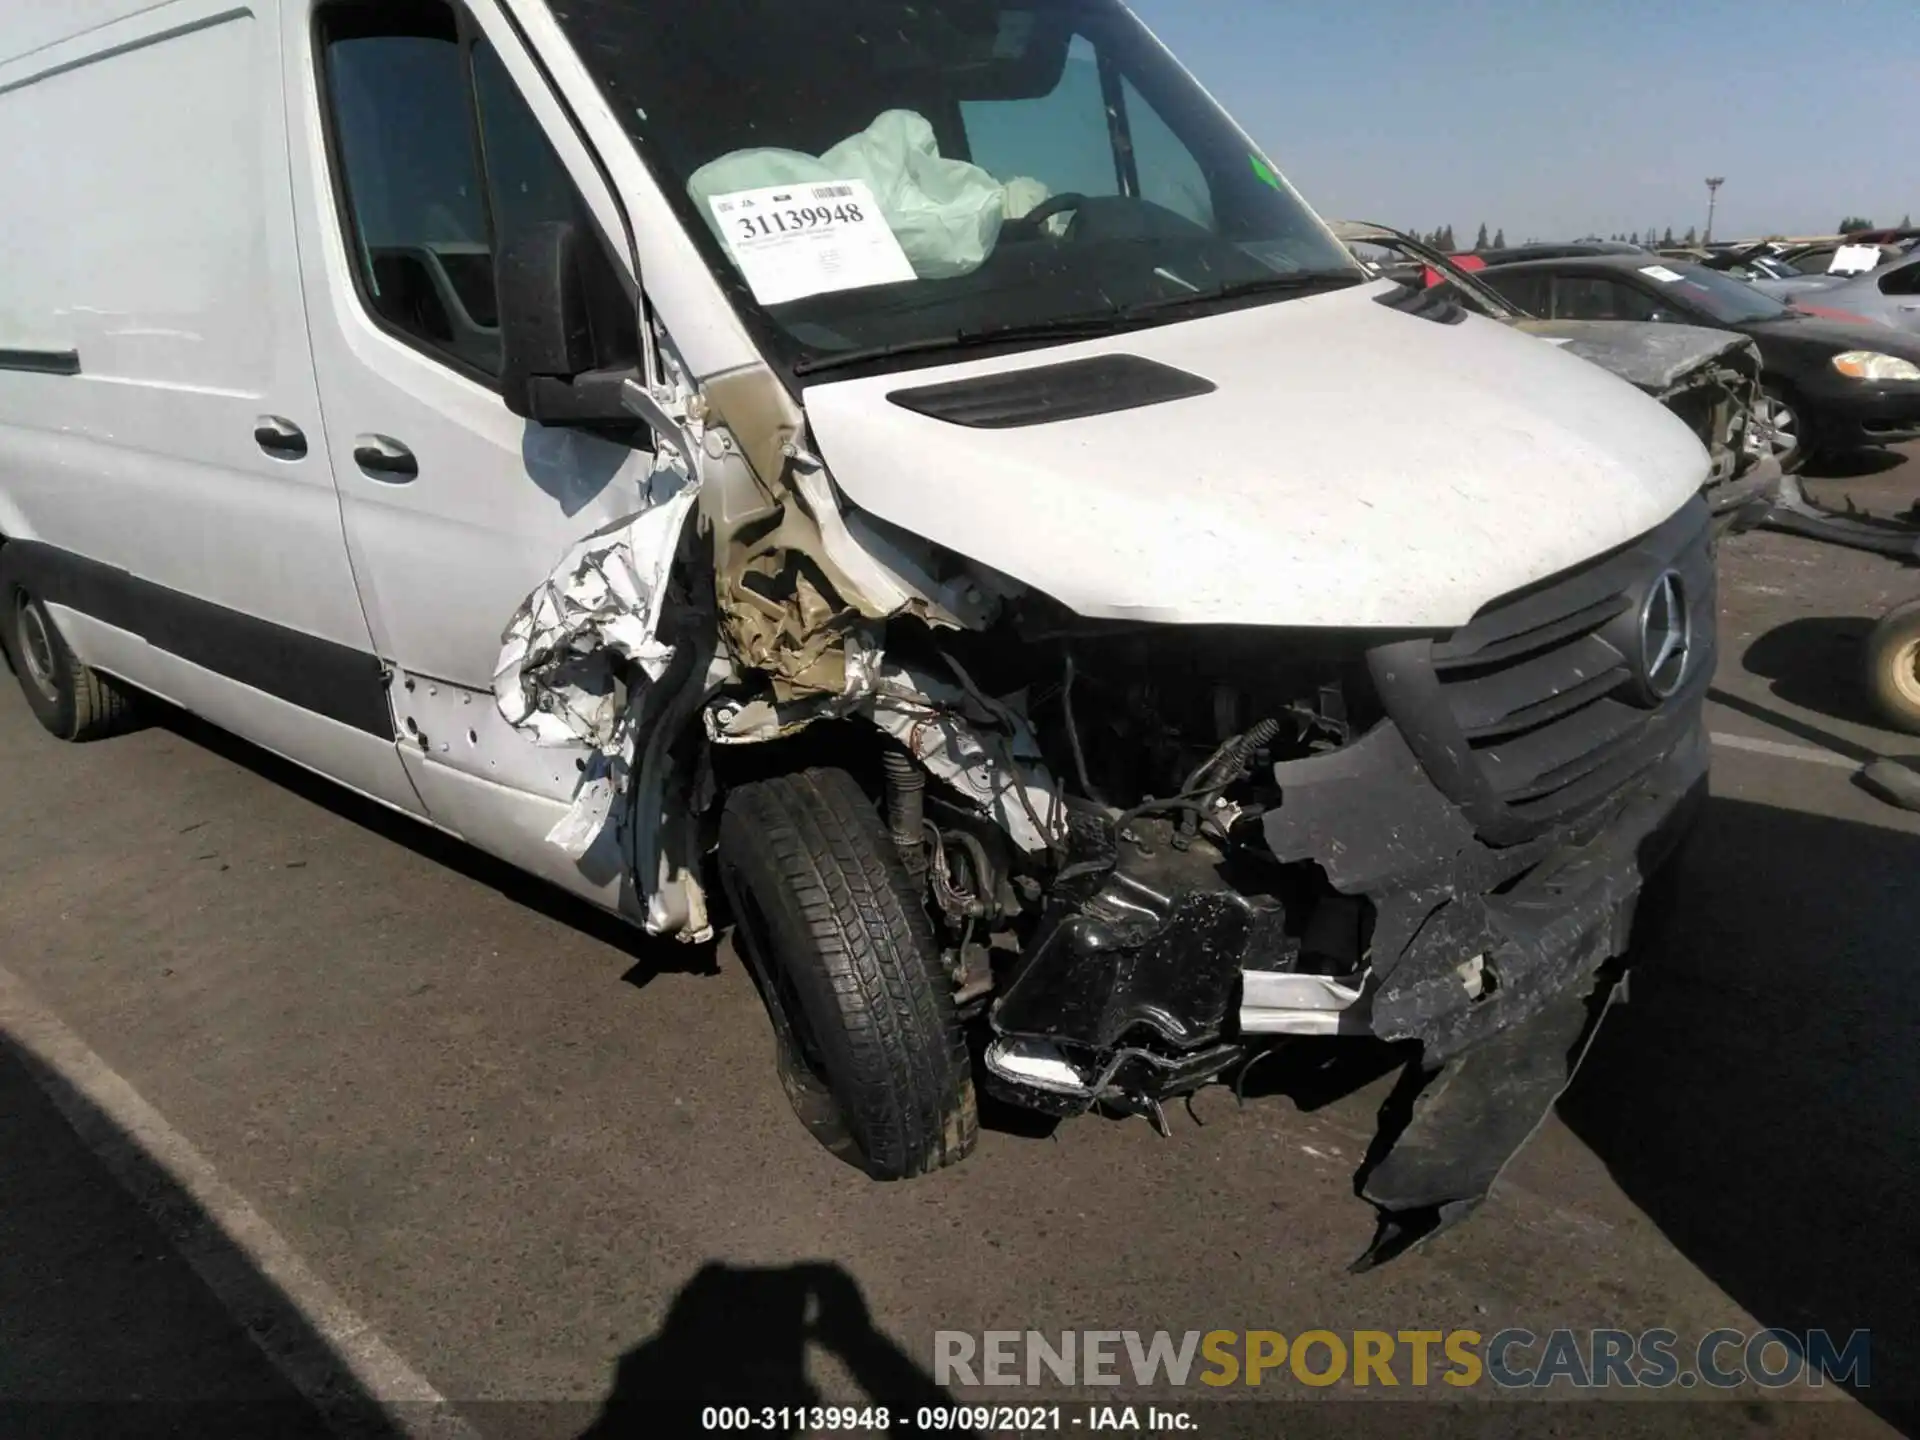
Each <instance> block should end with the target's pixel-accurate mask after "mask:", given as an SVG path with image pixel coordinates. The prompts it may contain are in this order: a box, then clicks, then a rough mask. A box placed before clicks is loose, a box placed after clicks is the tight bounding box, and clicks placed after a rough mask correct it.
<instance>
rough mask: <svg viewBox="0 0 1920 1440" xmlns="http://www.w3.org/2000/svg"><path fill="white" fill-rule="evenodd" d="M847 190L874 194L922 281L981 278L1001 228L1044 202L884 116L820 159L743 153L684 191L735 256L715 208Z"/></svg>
mask: <svg viewBox="0 0 1920 1440" xmlns="http://www.w3.org/2000/svg"><path fill="white" fill-rule="evenodd" d="M849 182H858V183H861V184H864V185H866V186H867V187H868V188H869V189H870V190H871V191H872V193H873V196H874V198H875V200H876V201H877V202H878V203H879V205H880V210H881V213H882V215H883V216H884V218H885V219H886V222H887V226H888V228H889V229H890V230H892V232H893V235H894V238H895V239H896V240H897V241H898V242H899V246H900V249H901V250H902V251H903V252H904V253H905V255H906V258H907V260H908V262H909V263H910V264H911V265H912V267H913V273H914V274H915V275H916V276H918V277H919V278H920V279H923V280H937V279H947V278H951V277H953V276H956V275H967V274H971V273H972V272H973V271H975V270H977V269H979V268H980V266H981V265H982V264H983V263H985V261H986V258H987V256H988V255H990V254H992V253H993V247H994V244H995V242H997V241H998V240H999V238H1000V227H1001V225H1002V224H1003V223H1004V222H1005V221H1006V220H1008V219H1009V218H1017V217H1018V216H1019V215H1021V214H1025V213H1026V212H1027V211H1029V210H1031V209H1033V207H1034V206H1035V205H1037V204H1038V203H1039V202H1040V201H1041V200H1043V199H1045V198H1046V190H1045V187H1044V186H1042V185H1040V184H1039V183H1038V182H1037V181H1033V180H1024V179H1023V180H1015V181H1013V182H1012V184H1011V185H1010V186H1009V185H1002V184H1001V183H1000V182H999V181H998V180H996V179H994V177H993V176H992V175H990V174H989V173H988V172H987V171H985V170H982V169H981V168H980V167H979V166H978V165H973V164H970V163H968V162H967V161H965V160H949V159H945V158H943V157H942V156H941V154H940V146H939V142H938V141H937V140H936V139H935V137H934V133H933V126H932V125H931V124H930V123H929V122H928V120H927V118H926V117H925V116H924V115H919V114H916V113H915V112H913V111H911V110H889V111H887V112H886V113H885V114H883V115H881V116H880V117H879V118H878V119H876V120H875V121H874V122H873V124H871V125H869V126H868V127H867V128H866V129H865V130H862V131H861V132H860V133H859V134H857V135H854V136H850V137H849V138H848V139H846V140H843V141H841V142H840V143H839V144H838V145H836V146H834V147H833V148H832V149H831V150H829V151H827V153H826V154H824V155H821V156H818V157H815V156H812V155H807V154H804V153H802V152H801V151H798V150H776V149H762V150H737V151H735V152H734V153H733V154H731V155H723V156H722V157H721V158H720V159H718V160H715V161H712V162H711V163H710V164H707V165H703V166H702V167H701V168H700V169H699V170H697V171H695V172H694V174H693V178H692V179H691V180H689V181H688V182H687V189H688V191H689V192H690V193H691V194H692V196H693V198H694V199H695V200H696V201H697V202H698V203H699V205H700V208H701V212H702V213H703V214H705V215H706V216H707V218H708V220H709V221H710V222H715V228H716V230H717V231H718V233H719V234H720V236H721V238H722V239H723V240H725V241H726V242H727V243H728V245H729V246H730V247H732V246H733V245H734V244H735V241H734V239H733V237H732V236H730V235H729V234H728V233H727V231H726V230H725V229H724V228H723V227H721V226H719V225H718V223H717V220H716V216H715V214H714V202H715V201H724V200H726V199H728V198H730V197H738V196H743V195H752V194H757V193H758V192H760V191H763V190H766V189H767V188H769V187H772V186H782V185H794V186H818V187H823V188H824V187H830V186H834V185H845V184H848V183H849ZM736 258H738V257H737V255H736ZM822 288H834V287H832V286H823V287H822Z"/></svg>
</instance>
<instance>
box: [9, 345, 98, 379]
mask: <svg viewBox="0 0 1920 1440" xmlns="http://www.w3.org/2000/svg"><path fill="white" fill-rule="evenodd" d="M0 370H17V371H21V372H23V373H25V374H28V375H78V374H79V373H80V352H79V351H78V350H7V349H0Z"/></svg>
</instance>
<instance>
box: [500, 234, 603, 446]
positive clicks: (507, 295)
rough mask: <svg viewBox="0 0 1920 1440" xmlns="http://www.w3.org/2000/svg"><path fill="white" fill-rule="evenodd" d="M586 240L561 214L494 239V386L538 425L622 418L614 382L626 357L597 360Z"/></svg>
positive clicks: (512, 406) (515, 409) (589, 243)
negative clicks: (607, 363) (503, 240)
mask: <svg viewBox="0 0 1920 1440" xmlns="http://www.w3.org/2000/svg"><path fill="white" fill-rule="evenodd" d="M592 244H593V242H592V241H591V240H589V239H584V238H583V237H582V236H581V234H580V231H579V229H578V227H576V226H574V225H572V224H570V223H568V222H566V221H548V222H544V223H542V224H538V225H531V226H528V227H527V228H526V229H525V230H522V231H521V232H520V233H519V234H517V235H515V236H514V237H512V239H511V240H509V241H508V242H507V244H506V245H504V246H502V247H501V250H500V256H499V260H498V262H497V263H496V265H495V267H494V272H495V275H496V277H497V279H496V283H497V285H498V288H499V309H500V342H501V344H500V349H501V364H500V392H501V396H502V398H503V399H505V401H506V402H507V409H509V410H511V411H512V412H513V413H514V414H515V415H518V416H520V417H521V418H522V419H525V420H533V421H537V422H538V423H540V424H542V425H594V424H616V425H617V424H630V423H631V422H632V420H633V417H632V415H631V414H629V413H628V412H627V410H626V409H625V408H624V407H623V406H622V404H621V402H620V384H621V382H622V381H623V380H625V379H626V378H627V377H628V376H629V375H631V374H633V373H634V366H633V365H632V364H624V365H616V366H611V367H605V368H601V367H600V365H599V360H600V357H599V355H598V353H597V347H596V345H595V343H594V324H593V316H592V313H591V307H590V304H589V300H588V284H587V275H586V266H587V265H588V264H589V263H591V260H592V258H594V257H593V256H592V254H591V247H592Z"/></svg>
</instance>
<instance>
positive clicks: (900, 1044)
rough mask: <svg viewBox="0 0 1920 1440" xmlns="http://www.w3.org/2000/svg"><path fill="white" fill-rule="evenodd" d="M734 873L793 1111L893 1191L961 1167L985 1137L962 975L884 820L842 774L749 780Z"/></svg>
mask: <svg viewBox="0 0 1920 1440" xmlns="http://www.w3.org/2000/svg"><path fill="white" fill-rule="evenodd" d="M719 858H720V873H721V879H722V882H723V883H724V885H725V887H726V893H727V899H728V902H729V903H730V904H731V906H732V907H733V913H734V916H735V919H736V922H737V926H736V930H735V937H736V941H737V943H738V945H739V948H740V949H741V951H742V952H743V953H744V956H745V958H746V960H747V963H748V964H749V965H750V966H751V967H752V968H753V972H754V978H755V979H756V980H757V981H758V982H759V985H760V992H761V995H762V996H763V998H764V999H765V1001H766V1005H767V1011H768V1015H769V1017H770V1018H771V1019H772V1021H773V1028H774V1033H775V1038H776V1040H777V1042H778V1045H779V1051H780V1063H781V1078H782V1080H783V1081H784V1082H785V1084H786V1087H787V1093H788V1098H789V1099H790V1100H791V1101H792V1102H793V1105H794V1109H795V1110H796V1111H797V1112H798V1113H799V1114H800V1117H801V1119H802V1120H803V1121H805V1122H806V1123H807V1125H808V1128H809V1129H811V1130H813V1131H814V1133H815V1135H816V1136H817V1137H818V1138H820V1139H821V1140H822V1141H823V1143H825V1144H827V1145H828V1146H829V1148H831V1149H833V1150H835V1151H836V1152H838V1153H840V1154H842V1155H843V1157H844V1158H846V1159H849V1160H852V1161H853V1162H854V1163H856V1164H858V1165H859V1166H860V1167H861V1168H862V1169H864V1170H866V1171H867V1173H868V1174H870V1175H872V1176H873V1177H874V1178H875V1179H879V1180H899V1179H905V1178H907V1177H909V1176H914V1175H923V1174H926V1173H927V1172H929V1171H932V1170H938V1169H940V1168H941V1167H943V1166H946V1165H951V1164H953V1163H955V1162H956V1161H958V1160H960V1159H962V1158H963V1157H964V1156H965V1155H966V1154H967V1152H968V1151H969V1150H971V1149H972V1148H973V1144H974V1140H975V1138H976V1134H977V1130H978V1121H977V1119H976V1114H975V1105H974V1093H973V1072H972V1065H971V1061H970V1058H969V1056H968V1052H967V1046H966V1041H965V1037H964V1035H963V1034H962V1031H961V1028H960V1022H959V1019H958V1017H957V1016H956V1014H955V1011H954V1004H953V980H952V977H951V976H949V975H948V974H947V972H946V969H945V967H944V966H943V964H942V963H941V957H940V947H939V945H938V944H937V943H936V942H935V939H934V934H933V926H932V923H931V922H930V921H929V920H928V918H927V913H926V910H925V908H924V907H923V906H922V905H921V904H920V902H919V899H918V897H917V895H916V893H915V890H914V887H913V883H912V881H911V880H910V879H909V878H908V876H907V872H906V869H905V867H904V866H903V865H902V864H901V862H900V856H899V852H898V850H897V849H896V848H895V847H894V845H893V842H892V841H891V840H890V839H889V838H888V837H887V833H886V831H885V829H884V828H883V827H882V825H881V823H880V816H879V814H878V813H877V811H876V810H875V809H874V807H873V805H872V804H871V803H870V802H869V801H868V799H867V796H866V794H865V792H864V791H862V790H861V788H860V786H859V785H858V784H857V783H856V782H855V781H854V779H853V777H852V776H850V775H848V774H847V773H846V772H845V771H843V770H825V769H821V770H807V771H804V772H802V773H800V774H797V775H781V776H776V777H775V778H773V779H770V780H762V781H758V782H756V783H754V784H750V785H743V786H741V787H740V788H738V789H737V790H735V791H733V793H732V794H731V795H729V796H728V798H727V804H726V810H725V812H724V813H723V814H722V816H721V820H720V857H719Z"/></svg>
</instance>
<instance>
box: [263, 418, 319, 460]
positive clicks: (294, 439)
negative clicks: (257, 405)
mask: <svg viewBox="0 0 1920 1440" xmlns="http://www.w3.org/2000/svg"><path fill="white" fill-rule="evenodd" d="M253 441H254V444H256V445H258V446H259V447H260V448H261V449H262V450H264V451H266V452H267V454H269V455H271V456H272V457H273V458H274V459H276V460H304V459H306V457H307V437H306V435H305V434H304V433H303V432H302V431H301V429H300V427H299V426H298V425H296V424H294V423H293V422H292V421H291V420H283V419H281V417H280V416H278V415H262V416H261V417H260V418H259V420H258V421H256V422H255V424H254V429H253Z"/></svg>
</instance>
